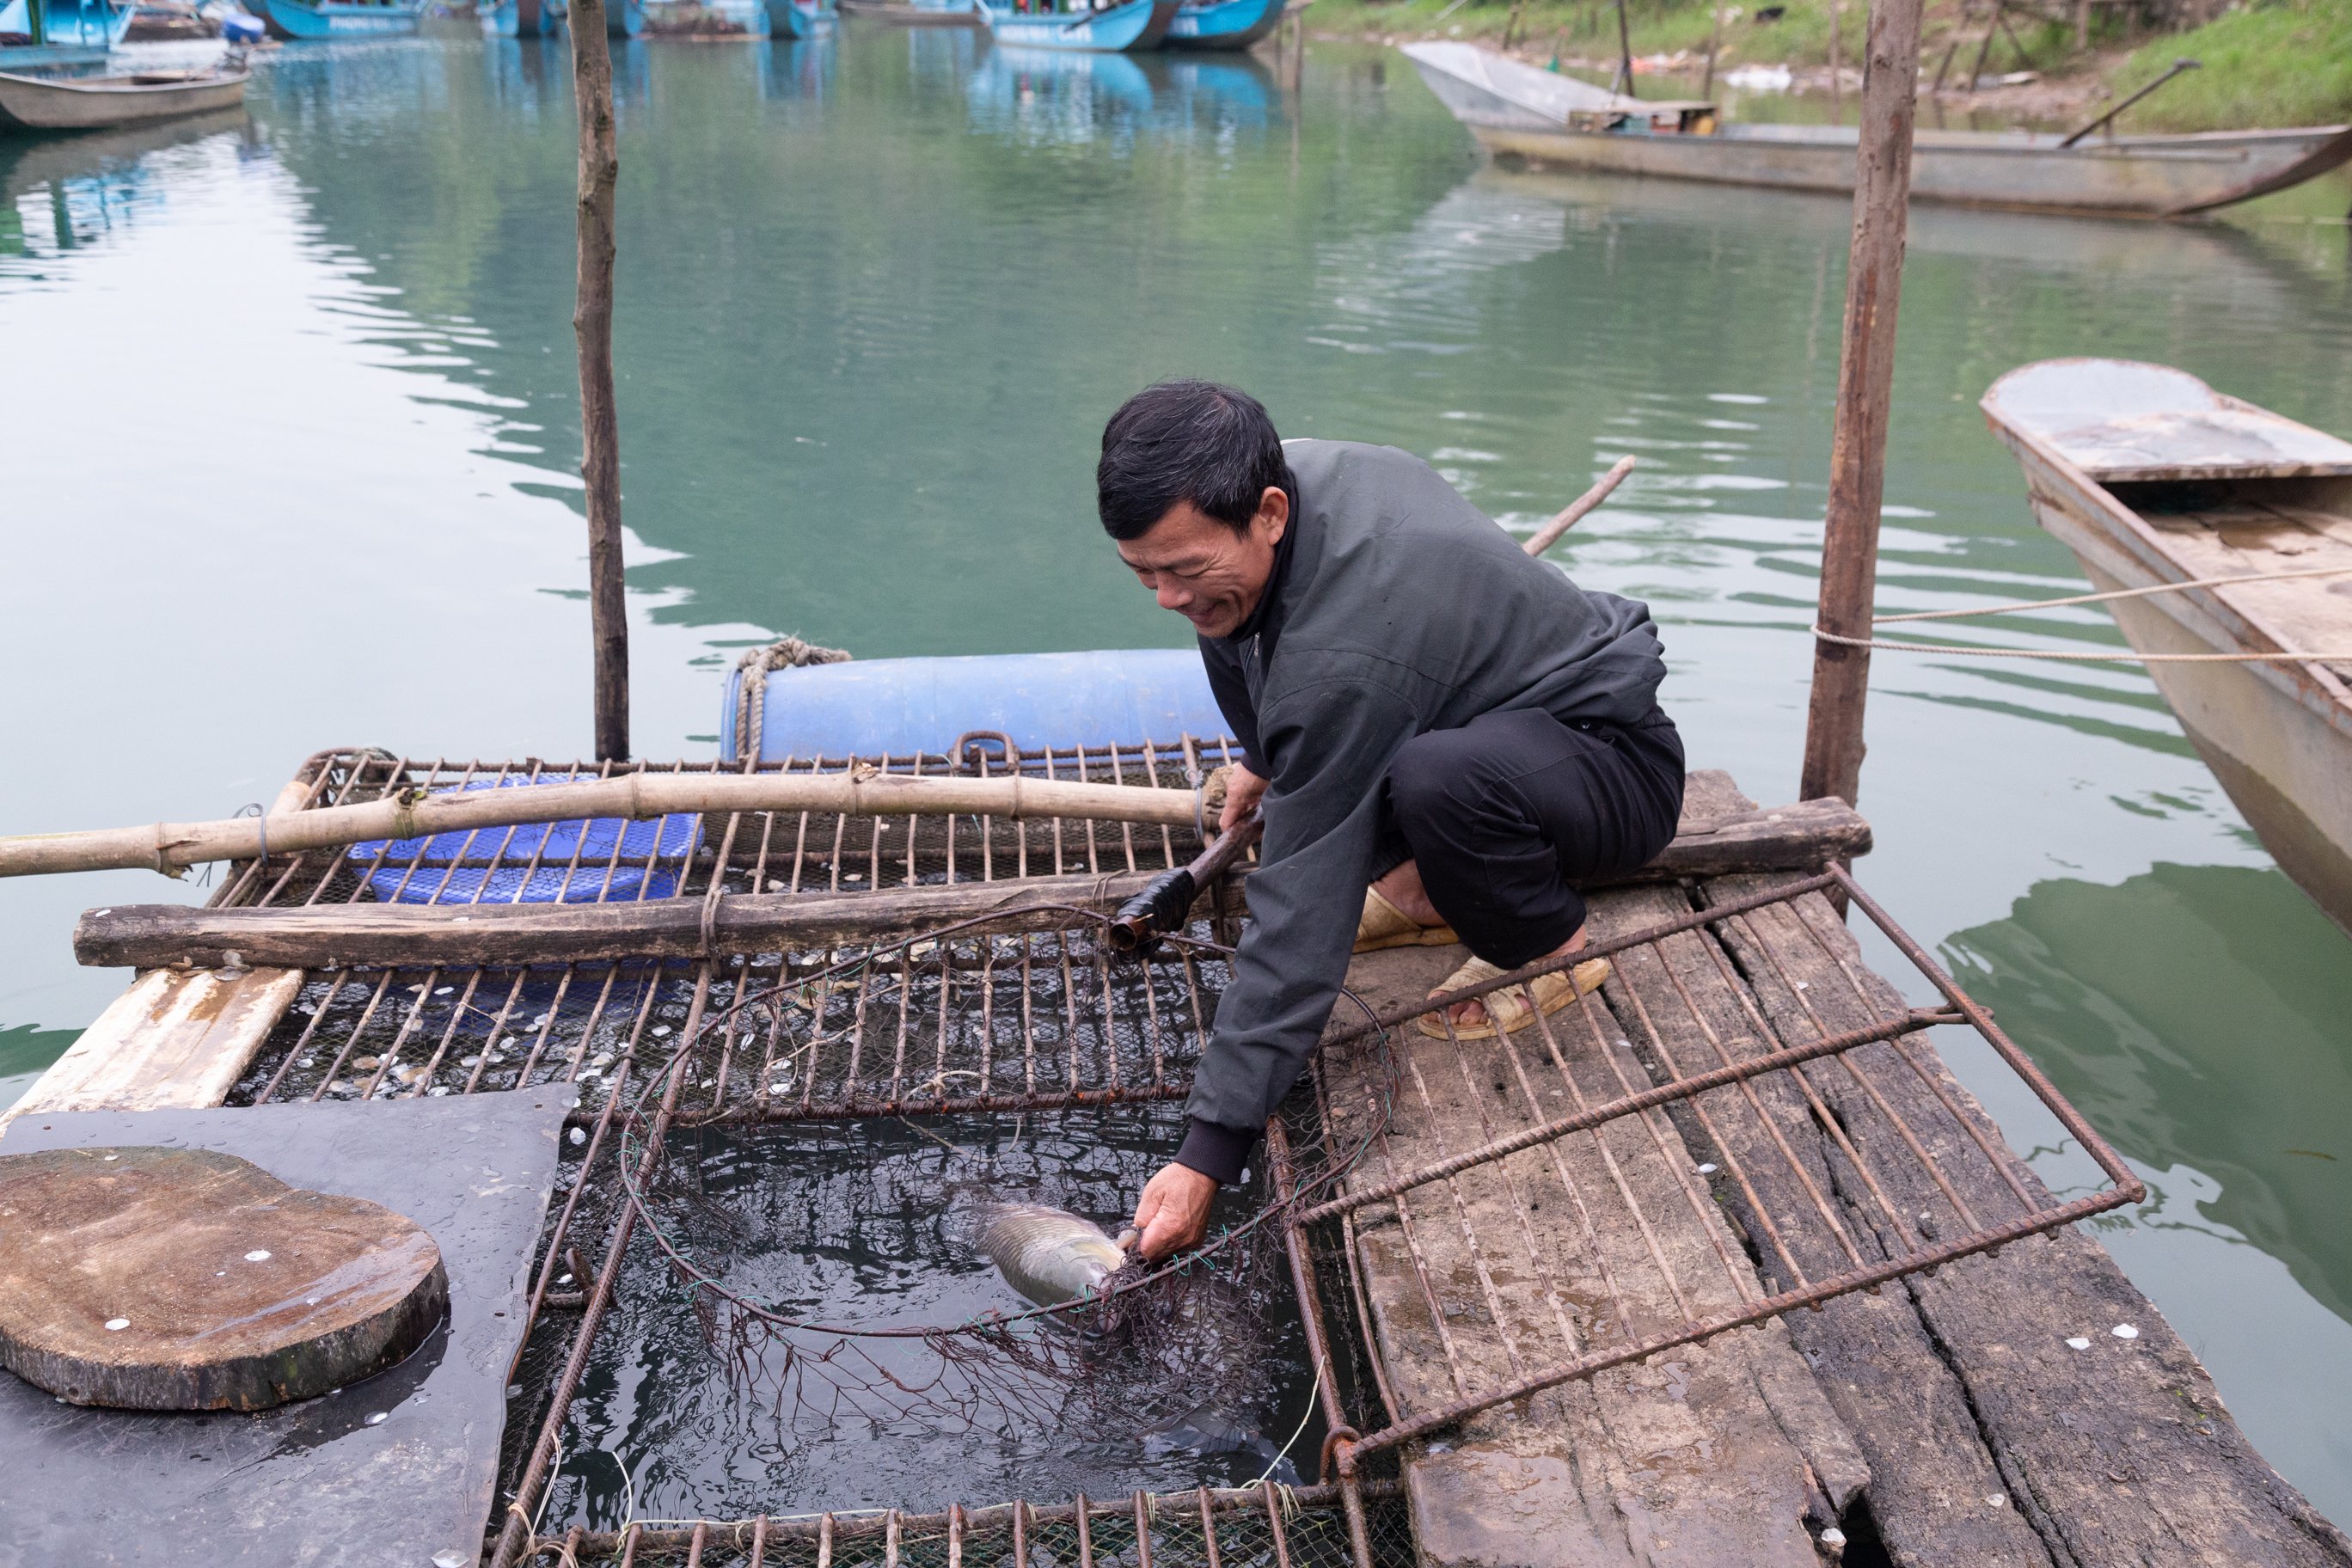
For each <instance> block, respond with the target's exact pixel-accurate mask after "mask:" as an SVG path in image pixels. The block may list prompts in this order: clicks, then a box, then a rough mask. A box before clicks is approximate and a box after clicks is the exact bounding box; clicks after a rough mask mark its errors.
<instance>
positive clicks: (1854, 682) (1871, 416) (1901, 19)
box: [1797, 0, 1921, 805]
mask: <svg viewBox="0 0 2352 1568" xmlns="http://www.w3.org/2000/svg"><path fill="white" fill-rule="evenodd" d="M1920 3H1921V0H1877V3H1876V4H1875V5H1872V6H1871V8H1870V25H1869V29H1868V34H1867V37H1866V41H1865V43H1864V49H1863V66H1862V142H1861V146H1860V149H1859V153H1858V161H1857V163H1856V165H1855V169H1854V186H1853V250H1852V252H1851V255H1850V257H1849V258H1848V260H1847V263H1846V278H1845V341H1844V345H1843V349H1842V350H1841V352H1840V354H1839V358H1838V396H1837V421H1836V426H1835V433H1834V434H1833V435H1832V437H1831V441H1830V495H1829V511H1828V516H1827V520H1826V522H1825V525H1824V527H1823V530H1822V596H1821V607H1820V609H1819V611H1818V612H1817V615H1816V618H1815V624H1816V625H1817V626H1820V627H1821V628H1822V630H1823V631H1826V632H1830V633H1832V634H1833V635H1835V636H1839V637H1854V638H1861V639H1867V638H1868V637H1869V636H1870V616H1871V608H1872V605H1874V603H1875V601H1876V598H1877V591H1878V508H1879V502H1880V500H1882V499H1883V496H1884V493H1885V483H1886V411H1887V404H1888V402H1889V400H1890V399H1891V398H1892V396H1893V395H1894V387H1895V308H1896V305H1897V303H1898V301H1899V300H1900V297H1901V292H1902V287H1903V240H1904V229H1905V226H1906V220H1907V217H1908V208H1909V205H1910V196H1911V125H1912V120H1913V116H1914V112H1915V110H1916V107H1917V102H1918V96H1917V95H1918V90H1919V11H1920ZM1869 695H1870V650H1869V649H1868V648H1866V647H1843V646H1842V645H1840V644H1837V643H1832V642H1827V641H1823V640H1821V639H1819V638H1816V639H1815V640H1814V643H1813V689H1812V700H1811V704H1810V707H1809V710H1808V712H1807V714H1806V719H1805V763H1804V771H1803V773H1802V775H1801V782H1800V784H1799V787H1798V792H1797V793H1798V795H1799V796H1800V798H1801V799H1805V800H1813V799H1817V798H1819V797H1820V796H1822V795H1836V796H1838V797H1839V798H1840V799H1842V800H1843V801H1845V802H1846V803H1847V804H1848V805H1852V804H1853V802H1854V798H1855V795H1857V793H1858V792H1859V790H1860V787H1861V783H1862V754H1863V742H1862V716H1863V705H1864V700H1866V699H1867V698H1868V697H1869Z"/></svg>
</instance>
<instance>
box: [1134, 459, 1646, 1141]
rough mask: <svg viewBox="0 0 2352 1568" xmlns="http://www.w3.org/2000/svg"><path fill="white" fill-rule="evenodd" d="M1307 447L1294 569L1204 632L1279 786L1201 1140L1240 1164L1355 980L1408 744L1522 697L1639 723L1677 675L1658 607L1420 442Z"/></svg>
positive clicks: (1245, 736) (1204, 1074) (1553, 708)
mask: <svg viewBox="0 0 2352 1568" xmlns="http://www.w3.org/2000/svg"><path fill="white" fill-rule="evenodd" d="M1285 446H1286V451H1287V453H1288V456H1289V458H1290V466H1291V469H1292V471H1293V472H1294V473H1295V474H1296V475H1297V479H1298V489H1297V495H1296V496H1295V497H1294V498H1293V500H1294V501H1295V503H1296V504H1295V506H1294V508H1293V515H1292V520H1291V526H1290V530H1289V532H1288V534H1287V536H1286V539H1285V541H1284V543H1283V546H1282V551H1281V554H1280V557H1279V559H1278V561H1277V563H1276V570H1275V576H1274V578H1273V580H1272V581H1271V582H1270V583H1269V584H1267V588H1266V592H1265V596H1264V598H1262V599H1261V600H1260V602H1259V604H1258V606H1257V608H1256V610H1255V611H1254V612H1253V613H1252V615H1251V617H1250V620H1249V622H1248V623H1247V624H1245V625H1244V626H1243V627H1242V628H1241V629H1240V630H1239V631H1238V632H1237V633H1235V634H1234V636H1233V637H1215V638H1212V637H1202V639H1201V657H1202V659H1203V661H1205V662H1206V664H1207V666H1208V671H1209V683H1210V685H1211V687H1212V689H1213V690H1214V691H1215V693H1216V698H1217V705H1218V707H1219V709H1220V710H1223V713H1224V716H1225V720H1226V721H1227V722H1228V723H1229V724H1231V725H1232V726H1233V731H1234V735H1235V736H1236V737H1237V738H1238V739H1239V740H1240V741H1241V742H1242V743H1243V745H1244V748H1245V749H1246V751H1247V752H1248V760H1249V768H1250V771H1251V772H1253V773H1257V774H1259V775H1260V776H1261V777H1263V778H1265V780H1266V781H1267V784H1268V787H1267V790H1266V795H1265V807H1264V810H1265V841H1264V843H1263V844H1262V845H1261V846H1260V848H1259V858H1260V864H1259V867H1258V868H1257V870H1256V871H1255V872H1254V873H1253V874H1252V875H1251V877H1250V879H1249V907H1250V913H1251V915H1252V917H1253V921H1252V924H1251V925H1250V926H1249V927H1248V928H1247V929H1246V930H1245V931H1244V934H1243V937H1242V942H1241V949H1240V952H1238V953H1237V954H1236V955H1235V956H1234V963H1233V978H1232V980H1231V982H1230V983H1229V984H1227V986H1226V988H1225V993H1224V996H1223V1000H1222V1001H1220V1002H1219V1004H1218V1006H1217V1022H1216V1029H1215V1032H1214V1034H1213V1037H1211V1039H1210V1041H1209V1045H1208V1047H1207V1050H1206V1051H1205V1053H1204V1054H1203V1057H1202V1062H1201V1067H1200V1070H1199V1073H1198V1075H1197V1076H1196V1078H1195V1079H1194V1082H1193V1086H1192V1101H1191V1103H1190V1105H1189V1106H1188V1107H1187V1110H1188V1111H1189V1112H1190V1114H1191V1116H1192V1120H1193V1123H1194V1125H1193V1128H1192V1134H1191V1135H1190V1136H1188V1138H1187V1140H1186V1152H1185V1153H1184V1154H1182V1155H1180V1156H1179V1157H1180V1158H1181V1159H1182V1160H1183V1161H1184V1163H1187V1164H1193V1165H1195V1166H1196V1167H1197V1168H1201V1169H1204V1170H1207V1171H1208V1173H1210V1174H1212V1175H1215V1176H1219V1177H1221V1178H1223V1179H1228V1180H1229V1179H1231V1175H1232V1171H1231V1169H1230V1166H1231V1165H1232V1164H1234V1163H1237V1156H1236V1155H1234V1153H1233V1152H1232V1151H1233V1150H1234V1147H1235V1145H1236V1143H1238V1146H1239V1148H1240V1149H1241V1150H1243V1151H1246V1149H1247V1147H1248V1141H1249V1140H1251V1139H1254V1138H1255V1135H1256V1133H1257V1132H1258V1131H1259V1130H1260V1129H1261V1128H1263V1127H1264V1126H1265V1121H1266V1118H1267V1117H1268V1116H1269V1115H1271V1114H1272V1113H1273V1110H1274V1108H1275V1106H1276V1104H1277V1103H1279V1102H1280V1100H1281V1099H1282V1097H1283V1096H1284V1095H1285V1094H1286V1093H1287V1092H1289V1089H1290V1086H1291V1084H1292V1082H1293V1081H1294V1080H1296V1079H1297V1077H1298V1074H1299V1073H1300V1071H1301V1070H1302V1069H1303V1068H1305V1067H1306V1065H1307V1056H1308V1053H1309V1052H1311V1051H1312V1050H1313V1048H1314V1047H1315V1042H1316V1040H1317V1039H1318V1037H1320V1036H1321V1034H1322V1032H1323V1026H1324V1024H1325V1022H1326V1020H1327V1019H1328V1017H1329V1016H1330V1012H1331V1005H1332V1003H1333V1002H1334V1001H1335V1000H1336V999H1337V998H1338V996H1339V986H1340V984H1341V983H1342V982H1343V981H1344V980H1345V979H1346V977H1347V973H1348V956H1349V949H1350V948H1351V947H1352V946H1353V945H1354V942H1355V934H1356V920H1357V916H1358V915H1359V914H1360V913H1361V912H1362V910H1363V903H1364V888H1365V885H1366V883H1367V882H1369V881H1370V874H1371V870H1372V867H1371V859H1372V856H1373V853H1374V845H1375V841H1376V839H1377V837H1378V827H1379V811H1380V795H1381V790H1380V784H1381V780H1382V779H1383V778H1384V777H1385V776H1386V775H1387V773H1388V768H1389V763H1391V760H1392V759H1393V758H1394V757H1395V756H1396V753H1397V749H1398V748H1399V747H1401V746H1402V745H1403V744H1404V743H1405V742H1407V741H1409V740H1411V739H1412V737H1414V736H1415V735H1418V734H1421V733H1423V731H1429V730H1453V729H1459V728H1461V727H1462V726H1463V725H1465V724H1467V723H1469V722H1470V721H1471V720H1473V719H1475V718H1476V717H1477V716H1478V715H1480V714H1481V713H1489V712H1494V711H1496V710H1502V709H1512V708H1541V709H1543V710H1546V711H1547V712H1549V713H1551V714H1552V715H1553V716H1555V717H1557V718H1559V719H1561V720H1563V721H1575V720H1580V719H1605V720H1612V721H1616V722H1618V723H1623V724H1631V723H1633V722H1634V721H1637V720H1640V719H1641V718H1643V716H1645V715H1646V714H1647V713H1648V712H1649V711H1650V710H1651V708H1652V707H1653V706H1654V704H1655V701H1656V698H1657V691H1658V684H1659V682H1660V681H1662V680H1663V679H1664V678H1665V661H1664V657H1663V656H1662V654H1661V652H1660V650H1659V647H1658V634H1657V631H1656V629H1655V628H1654V626H1651V624H1650V612H1649V609H1648V607H1647V606H1646V605H1641V604H1638V603H1636V602H1634V601H1633V600H1631V599H1621V598H1618V597H1617V596H1616V595H1612V594H1596V593H1590V592H1587V591H1586V590H1584V589H1581V588H1579V587H1578V586H1577V585H1576V584H1574V583H1571V582H1570V581H1569V579H1568V577H1567V576H1566V574H1563V573H1562V572H1560V570H1559V568H1558V567H1556V566H1551V565H1548V564H1546V563H1543V562H1540V561H1537V560H1534V559H1532V558H1531V557H1529V556H1528V554H1527V552H1525V551H1523V550H1522V549H1520V547H1519V543H1518V542H1517V540H1515V539H1513V538H1512V537H1511V536H1510V534H1508V533H1507V532H1506V531H1504V530H1503V529H1502V528H1501V527H1500V526H1498V525H1497V524H1496V522H1495V521H1493V520H1492V519H1491V518H1488V517H1487V516H1486V514H1485V513H1484V512H1481V511H1480V510H1478V509H1477V508H1476V507H1474V506H1472V505H1471V504H1470V503H1469V502H1468V501H1466V500H1463V499H1462V497H1461V496H1460V495H1459V494H1458V493H1456V492H1455V490H1454V488H1453V487H1452V486H1451V485H1448V484H1447V483H1446V482H1445V481H1444V479H1441V478H1439V477H1438V475H1437V473H1436V471H1435V470H1434V469H1433V468H1430V466H1429V465H1428V464H1426V463H1424V462H1423V461H1422V460H1421V459H1420V458H1415V457H1413V456H1412V454H1410V453H1408V452H1402V451H1399V450H1397V449H1396V448H1395V447H1367V446H1360V445H1357V444H1356V443H1354V442H1349V441H1291V442H1287V443H1286V444H1285ZM1202 1123H1209V1124H1211V1125H1209V1126H1206V1127H1204V1126H1202V1125H1201V1124H1202ZM1218 1129H1223V1130H1225V1131H1224V1133H1223V1135H1222V1136H1219V1135H1218V1131H1217V1130H1218ZM1213 1149H1215V1150H1222V1151H1223V1152H1222V1153H1218V1152H1212V1150H1213ZM1217 1166H1226V1167H1228V1168H1226V1169H1218V1168H1215V1167H1217Z"/></svg>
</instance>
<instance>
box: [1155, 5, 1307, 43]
mask: <svg viewBox="0 0 2352 1568" xmlns="http://www.w3.org/2000/svg"><path fill="white" fill-rule="evenodd" d="M1285 4H1286V0H1194V3H1192V4H1188V5H1179V6H1177V7H1176V16H1175V19H1174V20H1173V21H1171V22H1170V23H1169V24H1168V47H1170V48H1171V49H1245V48H1248V47H1250V46H1251V45H1252V44H1255V43H1256V42H1257V41H1258V40H1259V39H1260V38H1263V37H1265V36H1266V35H1267V34H1268V33H1271V32H1273V31H1274V29H1275V26H1276V24H1277V23H1279V22H1280V21H1281V20H1282V14H1283V7H1284V5H1285Z"/></svg>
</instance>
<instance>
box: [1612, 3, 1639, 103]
mask: <svg viewBox="0 0 2352 1568" xmlns="http://www.w3.org/2000/svg"><path fill="white" fill-rule="evenodd" d="M1617 76H1618V79H1619V80H1620V81H1622V83H1623V84H1624V85H1623V86H1622V87H1621V88H1619V89H1618V90H1619V91H1621V92H1622V93H1623V94H1624V95H1625V96H1626V97H1627V98H1639V97H1641V96H1642V95H1641V94H1640V93H1639V92H1636V91H1635V90H1634V89H1633V24H1632V23H1631V22H1628V21H1627V20H1626V19H1625V0H1617Z"/></svg>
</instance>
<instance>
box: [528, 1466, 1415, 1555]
mask: <svg viewBox="0 0 2352 1568" xmlns="http://www.w3.org/2000/svg"><path fill="white" fill-rule="evenodd" d="M1337 1491H1338V1489H1336V1488H1333V1487H1306V1488H1291V1487H1276V1486H1273V1485H1271V1484H1268V1485H1265V1486H1261V1487H1254V1488H1245V1489H1206V1488H1204V1489H1200V1490H1197V1491H1191V1492H1161V1493H1150V1492H1136V1493H1134V1494H1132V1495H1131V1496H1128V1497H1123V1498H1120V1499H1118V1500H1104V1501H1090V1500H1087V1499H1084V1498H1081V1499H1078V1500H1076V1501H1075V1502H1072V1503H1066V1504H1058V1505H1053V1506H1048V1507H1033V1506H1031V1505H1030V1504H1028V1503H1026V1502H1015V1503H1007V1504H998V1505H995V1506H992V1507H987V1508H979V1509H969V1510H967V1509H963V1508H956V1509H953V1510H949V1511H947V1512H944V1513H934V1514H904V1513H899V1512H897V1511H895V1510H869V1511H866V1512H862V1513H844V1514H818V1515H796V1516H793V1517H791V1518H782V1519H779V1518H771V1517H765V1516H761V1517H755V1518H751V1519H744V1520H734V1521H724V1522H720V1521H684V1522H667V1521H664V1522H652V1523H646V1524H642V1525H635V1526H631V1527H629V1528H626V1529H624V1530H620V1531H597V1532H591V1531H566V1532H564V1533H563V1534H562V1535H551V1536H544V1537H537V1538H534V1540H533V1542H531V1545H530V1548H529V1555H530V1556H534V1557H537V1558H539V1559H541V1560H542V1561H550V1560H552V1561H564V1560H568V1561H569V1562H571V1563H583V1564H585V1563H613V1562H627V1563H679V1562H690V1563H697V1564H708V1565H709V1568H967V1565H969V1568H1112V1565H1114V1564H1116V1565H1118V1568H1342V1565H1343V1564H1352V1563H1354V1562H1355V1554H1354V1552H1352V1550H1351V1549H1350V1545H1349V1529H1348V1524H1347V1521H1346V1520H1345V1518H1344V1517H1343V1514H1342V1512H1341V1510H1340V1506H1339V1497H1338V1496H1337ZM1363 1493H1364V1498H1363V1501H1364V1518H1365V1523H1366V1525H1367V1527H1368V1528H1367V1531H1366V1535H1367V1538H1368V1542H1369V1544H1370V1548H1371V1552H1372V1559H1371V1563H1370V1568H1411V1564H1412V1563H1413V1561H1414V1556H1413V1551H1412V1530H1411V1527H1410V1524H1409V1521H1408V1520H1407V1517H1406V1509H1405V1504H1404V1500H1403V1497H1402V1489H1400V1488H1399V1487H1397V1486H1396V1485H1395V1483H1393V1482H1376V1483H1372V1484H1370V1485H1369V1486H1367V1487H1365V1488H1364V1489H1363Z"/></svg>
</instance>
